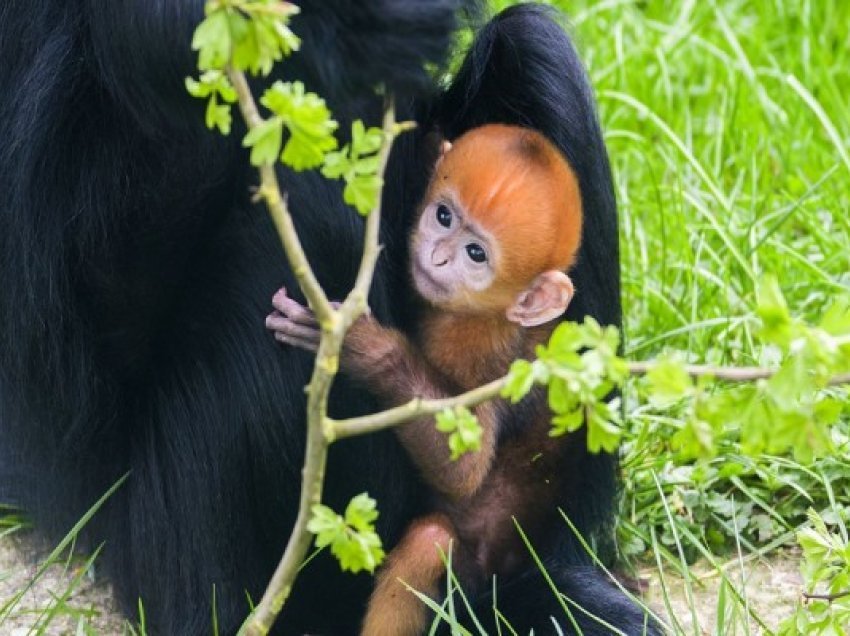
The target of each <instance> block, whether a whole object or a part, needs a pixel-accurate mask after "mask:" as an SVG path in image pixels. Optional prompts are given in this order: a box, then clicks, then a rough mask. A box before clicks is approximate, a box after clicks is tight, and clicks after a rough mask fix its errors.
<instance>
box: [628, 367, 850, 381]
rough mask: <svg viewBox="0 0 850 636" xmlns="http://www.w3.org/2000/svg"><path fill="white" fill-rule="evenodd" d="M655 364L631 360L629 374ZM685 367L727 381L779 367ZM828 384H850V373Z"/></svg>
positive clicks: (762, 376) (762, 375)
mask: <svg viewBox="0 0 850 636" xmlns="http://www.w3.org/2000/svg"><path fill="white" fill-rule="evenodd" d="M654 365H655V363H654V362H629V363H628V367H629V375H645V374H647V373H649V372H650V371H651V370H652V367H653V366H654ZM684 369H685V373H687V374H688V375H690V376H691V377H694V378H698V377H703V376H709V377H712V378H716V379H718V380H725V381H727V382H753V381H755V380H764V379H767V378H771V377H773V376H774V375H776V372H777V371H778V369H770V368H767V367H714V366H710V365H705V364H686V365H685V366H684ZM827 384H828V385H829V386H838V385H840V384H850V373H842V374H839V375H836V376H833V377H832V378H830V379H829V382H827Z"/></svg>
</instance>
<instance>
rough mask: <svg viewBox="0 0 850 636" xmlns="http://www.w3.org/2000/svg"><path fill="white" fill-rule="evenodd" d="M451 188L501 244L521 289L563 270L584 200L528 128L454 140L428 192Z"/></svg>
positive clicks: (558, 157)
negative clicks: (546, 273)
mask: <svg viewBox="0 0 850 636" xmlns="http://www.w3.org/2000/svg"><path fill="white" fill-rule="evenodd" d="M442 188H450V189H453V190H454V194H455V196H456V197H457V199H458V200H459V202H460V203H461V204H462V205H463V207H464V209H465V210H466V213H467V214H468V215H469V216H470V217H471V218H472V219H473V220H474V221H476V222H477V223H479V224H480V225H481V226H482V227H483V228H484V229H485V230H487V231H488V232H490V233H492V234H493V236H494V237H495V238H496V240H497V241H498V243H499V246H500V263H499V268H500V270H501V272H502V275H508V276H510V278H511V279H512V280H513V281H515V282H517V283H518V284H520V285H524V284H526V283H527V282H528V281H530V280H532V279H533V278H534V277H535V276H537V275H538V274H540V273H542V272H543V271H546V270H552V269H555V270H560V271H566V270H567V269H568V268H569V267H570V266H571V265H572V264H573V263H574V261H575V258H576V253H577V252H578V248H579V243H580V241H581V224H582V211H581V195H580V192H579V186H578V180H577V179H576V176H575V173H574V172H573V170H572V168H570V166H569V164H568V163H567V161H566V159H565V158H564V157H563V155H562V154H561V153H560V152H559V151H558V149H557V148H556V147H555V146H554V145H553V144H552V143H551V142H550V141H549V140H548V139H546V138H545V137H544V136H543V135H541V134H540V133H538V132H535V131H533V130H530V129H528V128H520V127H517V126H507V125H502V124H489V125H486V126H482V127H480V128H474V129H472V130H470V131H469V132H467V133H466V134H464V135H463V136H461V137H460V138H458V139H457V140H456V141H455V142H454V144H453V146H452V148H451V150H450V151H449V152H447V153H446V154H445V155H444V157H443V159H442V160H441V161H440V163H439V164H438V166H437V171H436V174H435V176H434V179H433V180H432V194H433V191H439V190H440V189H442Z"/></svg>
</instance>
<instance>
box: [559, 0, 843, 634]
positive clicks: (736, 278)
mask: <svg viewBox="0 0 850 636" xmlns="http://www.w3.org/2000/svg"><path fill="white" fill-rule="evenodd" d="M553 4H556V5H558V6H560V7H561V8H563V9H564V10H565V11H566V12H567V13H568V14H569V15H570V16H571V22H572V32H573V35H574V37H575V38H576V40H577V43H578V46H579V50H580V52H581V54H582V55H583V57H584V59H585V61H586V64H587V66H588V68H589V71H590V75H591V78H592V81H593V84H594V87H595V90H596V92H597V96H598V100H599V110H600V117H601V120H602V126H603V129H604V131H605V135H606V139H607V142H608V148H609V153H610V157H611V163H612V168H613V171H614V176H615V182H616V190H617V197H618V200H619V207H620V225H621V239H622V274H623V307H624V311H625V333H624V339H625V351H626V354H627V356H628V357H629V358H631V359H646V358H651V357H654V356H656V355H658V354H660V353H663V352H664V351H666V350H668V349H675V350H678V351H684V352H685V355H686V357H687V359H688V360H689V361H694V362H707V363H712V364H728V365H750V364H759V365H769V364H771V363H772V362H775V361H776V360H775V356H776V352H775V351H773V350H771V349H770V348H765V347H762V346H761V345H759V344H758V343H757V341H756V339H755V338H754V333H753V332H754V327H755V324H756V323H755V321H754V320H753V314H752V312H753V307H754V304H755V303H754V300H755V289H756V283H757V281H758V279H759V278H760V277H761V276H762V275H763V274H765V273H774V274H776V275H777V276H778V278H779V281H780V283H781V285H782V288H783V292H784V293H785V295H786V298H787V299H788V302H789V305H790V306H791V308H792V311H793V313H794V314H795V315H796V316H799V317H801V318H803V319H805V320H809V321H812V322H815V321H817V319H818V318H819V317H820V315H821V313H822V312H823V310H824V308H825V306H826V305H827V304H828V303H829V301H830V300H831V299H833V298H834V297H835V296H836V295H840V294H848V293H850V157H848V152H850V93H848V88H847V87H849V86H850V35H848V25H850V4H848V3H845V2H841V1H839V0H833V1H830V0H824V1H815V0H808V1H806V0H803V1H793V2H792V1H789V0H762V1H756V0H730V1H722V2H721V1H703V0H698V1H688V0H682V1H679V2H653V1H645V2H638V1H629V0H612V1H607V2H606V1H603V2H591V1H576V2H571V1H563V2H554V3H553ZM626 397H627V398H628V397H629V394H628V392H627V396H626ZM632 415H633V416H632V417H631V418H630V422H629V424H630V432H629V435H628V441H627V443H626V445H625V457H624V462H623V466H624V477H625V501H624V504H623V517H622V523H621V528H620V539H621V545H622V547H623V549H624V552H626V553H627V554H643V555H644V556H645V555H646V554H648V553H654V554H655V555H656V557H657V558H658V559H659V561H658V562H659V564H660V565H663V566H664V569H665V572H666V574H669V572H670V571H676V572H678V575H679V576H684V579H685V581H686V582H687V581H688V577H689V572H690V564H691V563H692V562H693V561H694V560H695V559H697V558H703V559H705V558H710V559H713V560H715V561H716V562H718V563H725V564H726V569H725V570H724V572H726V571H728V570H729V569H730V568H729V567H728V566H729V560H730V559H731V560H733V561H735V560H737V557H736V554H737V552H738V550H740V551H741V554H743V555H756V556H761V555H763V554H769V553H771V552H772V551H773V550H775V549H776V548H777V547H779V546H782V545H786V544H788V543H793V541H794V533H795V530H796V529H797V528H798V527H799V526H800V524H803V523H804V522H805V511H806V509H807V508H808V507H810V506H812V507H814V508H815V509H816V510H818V511H821V512H824V514H826V516H827V518H828V519H829V520H831V521H832V522H833V523H836V524H837V523H839V522H841V521H842V520H846V519H847V518H848V517H850V514H848V513H850V508H848V503H847V502H848V501H850V445H848V431H850V426H848V420H850V417H848V413H847V411H846V409H845V415H844V418H843V420H842V423H841V424H840V425H839V426H838V427H836V429H835V431H834V438H835V441H836V446H837V448H838V450H839V452H838V453H837V454H836V455H834V456H832V457H828V458H824V459H820V460H817V461H815V462H814V463H812V464H811V465H801V464H800V463H798V462H796V461H794V460H793V459H792V458H789V457H767V456H760V457H755V458H748V457H744V456H743V455H742V454H740V452H739V449H738V447H737V445H736V443H735V441H734V439H735V438H734V437H731V436H730V438H729V439H726V440H724V441H722V442H721V447H720V450H721V454H720V456H719V457H718V458H717V459H715V460H712V461H710V462H703V463H696V464H681V462H679V461H678V460H677V459H676V457H675V455H674V454H673V453H672V452H671V450H670V448H669V445H668V440H669V437H670V434H671V432H672V431H673V430H674V429H675V425H676V422H675V421H673V420H669V419H668V420H665V419H664V418H661V417H657V416H651V415H649V414H648V413H646V414H644V413H642V412H641V411H640V410H638V411H637V412H632ZM744 558H745V557H741V559H744ZM746 558H747V559H751V558H752V557H751V556H747V557H746ZM733 565H734V563H733ZM731 569H734V568H731ZM720 590H721V591H723V594H720V595H719V597H718V607H717V616H718V618H717V619H716V624H715V627H714V628H715V629H716V630H717V631H718V633H750V632H749V631H748V630H749V629H750V626H751V625H757V624H758V622H759V621H752V620H751V621H750V622H749V623H748V622H747V621H746V620H744V619H743V615H741V611H740V610H741V609H742V608H744V607H745V605H746V603H744V600H745V599H744V598H742V597H741V596H740V593H737V594H736V593H735V590H734V586H733V585H731V581H727V582H726V583H724V584H723V585H721V586H720ZM785 609H787V611H785ZM785 609H782V610H781V611H785V613H790V612H791V609H792V608H790V607H789V608H785ZM736 613H737V615H738V618H737V619H736V618H734V617H732V616H733V615H735V614H736ZM721 617H722V619H723V620H721ZM730 617H732V618H730ZM705 619H706V617H703V625H704V626H705V625H706V622H705ZM723 621H728V624H725V625H724V622H723ZM774 623H775V621H774ZM677 631H678V630H677Z"/></svg>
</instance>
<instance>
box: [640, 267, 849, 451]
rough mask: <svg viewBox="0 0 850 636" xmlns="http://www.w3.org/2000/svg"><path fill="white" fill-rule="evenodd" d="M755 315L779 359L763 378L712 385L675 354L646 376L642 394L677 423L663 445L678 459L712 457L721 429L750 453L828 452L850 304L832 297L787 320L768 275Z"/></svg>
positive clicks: (839, 406)
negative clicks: (815, 313) (815, 311)
mask: <svg viewBox="0 0 850 636" xmlns="http://www.w3.org/2000/svg"><path fill="white" fill-rule="evenodd" d="M756 315H757V316H758V318H759V320H760V326H759V329H758V332H757V334H756V335H757V337H759V338H760V340H761V341H762V343H763V344H764V346H765V347H769V348H772V349H774V350H775V351H776V353H777V355H778V356H779V357H780V359H781V363H780V365H779V367H778V369H777V371H776V373H775V374H773V375H772V376H771V377H770V378H769V379H765V380H761V381H758V382H747V383H738V384H736V385H735V386H733V387H731V388H725V389H724V388H718V386H717V385H716V383H713V382H710V380H711V378H708V377H703V378H700V379H699V380H697V381H694V380H692V379H691V378H690V376H689V375H688V373H687V372H686V371H685V367H684V364H683V363H682V362H681V357H679V358H676V357H666V358H662V359H661V360H659V361H658V362H657V363H656V364H655V365H654V366H653V368H652V369H651V370H650V372H649V373H648V374H647V377H646V382H645V385H644V387H643V389H644V396H645V398H646V400H647V401H648V402H649V404H650V405H652V406H654V407H656V408H657V409H658V411H659V412H662V411H664V410H668V411H669V410H672V411H673V412H675V413H676V415H677V416H678V417H679V418H680V420H681V422H682V425H681V427H680V428H679V429H678V430H677V431H676V432H675V434H674V435H673V437H672V439H671V446H672V449H673V450H674V451H676V452H678V453H679V454H680V455H681V456H682V457H683V458H688V459H696V458H709V457H713V456H715V455H716V454H717V441H716V440H717V439H718V438H719V437H720V436H722V435H724V434H726V433H727V432H729V431H735V432H737V436H738V441H739V442H740V445H741V451H742V452H743V453H744V454H746V455H750V456H756V455H758V454H760V453H767V454H783V453H786V452H791V453H792V455H793V457H794V458H795V459H796V460H797V461H799V462H801V463H810V462H812V461H813V460H814V459H815V458H816V457H822V456H824V455H826V454H829V453H831V452H833V451H834V445H833V443H832V439H831V435H830V429H831V427H832V426H833V425H834V424H835V423H836V422H837V421H838V420H839V417H840V416H841V414H842V412H843V410H844V408H845V404H844V400H842V399H840V398H839V397H838V396H837V395H834V394H833V393H831V392H830V390H829V386H828V385H829V381H830V380H831V378H832V377H834V376H835V375H837V374H839V373H841V372H846V371H847V369H850V302H848V300H847V298H843V297H842V298H839V299H838V300H837V301H836V302H835V303H834V304H833V305H832V306H831V307H829V309H828V310H827V311H826V313H825V314H824V316H823V318H822V319H821V321H820V322H819V324H817V325H815V326H810V325H807V324H806V323H804V322H803V321H801V320H797V319H794V318H792V316H791V314H790V311H789V309H788V305H787V303H786V302H785V299H784V297H783V295H782V292H781V290H780V289H779V285H778V283H777V281H776V279H775V278H773V277H766V278H765V279H764V280H763V281H762V283H761V284H760V286H759V293H758V306H757V308H756ZM677 405H680V406H681V408H678V409H677V408H676V407H677Z"/></svg>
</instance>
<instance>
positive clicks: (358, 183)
mask: <svg viewBox="0 0 850 636" xmlns="http://www.w3.org/2000/svg"><path fill="white" fill-rule="evenodd" d="M383 186H384V181H383V179H381V178H380V177H379V176H377V175H374V174H373V175H366V176H356V177H354V178H353V179H351V180H350V181H348V183H346V185H345V190H344V191H343V200H344V201H345V202H346V203H347V204H348V205H351V206H353V207H354V209H355V210H357V212H359V213H360V214H363V215H365V214H368V213H369V212H371V211H372V210H373V209H374V208H375V206H376V205H377V204H378V197H379V196H380V194H381V188H382V187H383Z"/></svg>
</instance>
